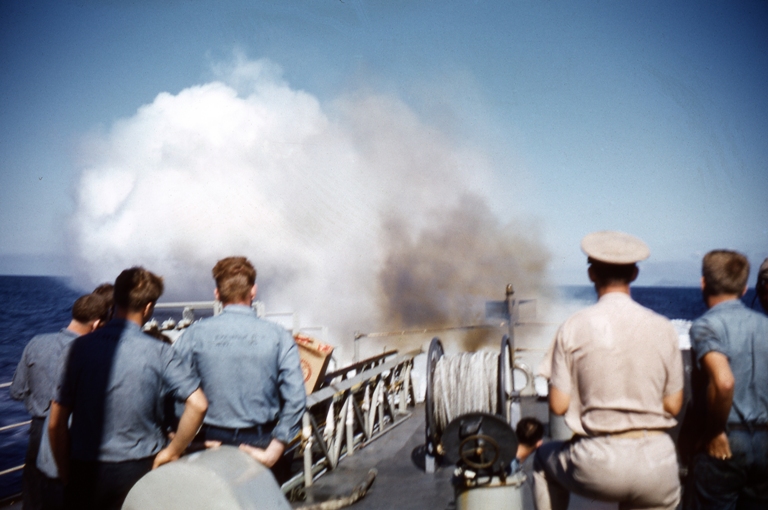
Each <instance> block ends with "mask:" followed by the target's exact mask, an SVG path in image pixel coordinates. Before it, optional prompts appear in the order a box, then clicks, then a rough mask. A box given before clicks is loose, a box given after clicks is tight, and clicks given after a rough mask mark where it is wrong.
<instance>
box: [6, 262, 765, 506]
mask: <svg viewBox="0 0 768 510" xmlns="http://www.w3.org/2000/svg"><path fill="white" fill-rule="evenodd" d="M560 290H561V295H562V296H563V297H564V298H566V299H568V300H571V301H577V302H580V303H583V304H584V305H585V306H586V305H588V304H590V303H593V302H594V301H595V299H596V298H595V291H594V290H593V289H592V288H591V287H581V286H578V287H562V288H561V289H560ZM82 293H83V292H82V291H80V290H77V289H74V288H72V287H70V286H69V285H68V283H67V281H66V280H65V279H60V278H51V277H36V276H0V383H5V382H10V381H11V379H12V377H13V372H14V370H15V369H16V364H17V363H18V361H19V359H20V358H21V353H22V351H23V350H24V346H25V345H26V344H27V342H28V341H29V340H30V339H31V338H32V337H33V336H34V335H37V334H39V333H48V332H54V331H58V330H59V329H61V328H63V327H66V325H67V324H68V323H69V320H70V312H71V307H72V303H73V302H74V301H75V299H77V297H78V296H80V295H81V294H82ZM632 297H633V298H634V299H635V300H636V301H638V302H639V303H641V304H642V305H644V306H646V307H648V308H650V309H652V310H655V311H656V312H658V313H660V314H662V315H665V316H666V317H668V318H670V319H685V320H693V319H695V318H696V317H698V316H699V315H701V314H702V313H704V311H705V306H704V303H703V302H702V300H701V292H700V290H699V289H698V288H681V287H635V288H633V289H632ZM753 297H754V291H752V290H751V291H750V292H748V293H747V295H746V296H745V298H744V301H745V303H746V304H747V305H748V306H749V305H750V304H751V303H752V302H753ZM27 419H29V416H28V415H27V412H26V410H25V409H24V406H23V405H22V404H21V403H20V402H16V401H13V400H11V399H10V397H9V395H8V389H7V388H2V389H0V426H4V425H8V424H11V423H16V422H20V421H24V420H27ZM26 442H27V429H26V427H22V428H16V429H12V430H8V431H4V432H0V471H3V470H5V469H8V468H11V467H13V466H17V465H19V464H22V463H23V462H24V452H25V450H26ZM20 490H21V472H20V471H19V472H15V473H12V474H8V475H5V476H0V500H1V499H2V498H4V497H7V496H9V495H12V494H16V493H18V492H19V491H20Z"/></svg>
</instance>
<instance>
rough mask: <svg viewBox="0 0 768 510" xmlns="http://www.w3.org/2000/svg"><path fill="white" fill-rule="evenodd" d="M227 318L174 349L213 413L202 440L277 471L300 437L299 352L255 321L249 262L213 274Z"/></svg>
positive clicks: (202, 327) (280, 332) (228, 264)
mask: <svg viewBox="0 0 768 510" xmlns="http://www.w3.org/2000/svg"><path fill="white" fill-rule="evenodd" d="M213 278H214V280H215V281H216V289H215V290H214V295H215V297H216V299H217V300H219V301H221V302H222V304H223V305H224V311H223V312H222V313H221V314H219V315H217V316H214V317H210V318H208V319H204V320H202V321H200V322H198V323H196V324H194V325H192V326H191V327H190V328H189V329H188V330H187V331H185V332H184V334H183V335H182V336H181V337H180V338H179V340H178V341H177V342H176V344H174V348H175V349H176V350H177V352H179V353H181V354H182V355H183V356H184V358H186V359H189V360H190V361H191V363H192V366H193V367H194V369H195V370H196V371H197V373H198V374H199V376H200V380H201V387H202V388H203V391H204V392H205V394H206V395H207V396H208V398H209V401H210V407H209V408H208V414H207V415H206V417H205V422H204V424H203V427H202V429H201V431H200V434H199V435H198V439H199V440H204V441H206V442H209V444H210V442H220V443H223V444H230V445H235V446H237V445H239V446H240V448H241V450H243V451H245V452H246V453H248V454H249V455H251V456H252V457H253V458H254V459H256V460H258V461H259V462H261V463H263V464H264V465H266V466H267V467H273V466H274V465H275V464H276V463H277V461H278V460H279V459H280V458H281V457H282V455H283V452H284V451H285V448H286V446H287V445H288V444H289V443H290V442H291V441H292V440H293V439H294V437H295V436H296V435H297V433H298V431H299V428H300V425H301V419H302V416H303V415H304V410H305V406H306V392H305V389H304V376H303V374H302V372H301V365H300V362H299V354H298V348H297V347H296V343H295V342H294V341H293V338H291V335H290V333H288V331H286V330H285V329H284V328H282V327H281V326H279V325H278V324H275V323H273V322H269V321H265V320H263V319H261V318H259V317H258V316H257V315H256V312H255V311H254V309H253V308H252V307H251V304H252V302H253V300H254V299H255V298H256V291H257V286H256V269H255V268H254V267H253V265H252V264H251V262H250V261H249V260H248V259H246V258H245V257H227V258H224V259H222V260H219V261H218V262H217V263H216V265H215V266H214V268H213Z"/></svg>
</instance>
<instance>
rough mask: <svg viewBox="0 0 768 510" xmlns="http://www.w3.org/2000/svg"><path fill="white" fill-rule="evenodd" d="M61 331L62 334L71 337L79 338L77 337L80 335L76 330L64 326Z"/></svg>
mask: <svg viewBox="0 0 768 510" xmlns="http://www.w3.org/2000/svg"><path fill="white" fill-rule="evenodd" d="M59 333H61V334H62V335H66V336H68V337H70V338H77V337H79V336H80V335H78V334H77V333H75V332H74V331H72V330H71V329H68V328H62V329H61V331H59Z"/></svg>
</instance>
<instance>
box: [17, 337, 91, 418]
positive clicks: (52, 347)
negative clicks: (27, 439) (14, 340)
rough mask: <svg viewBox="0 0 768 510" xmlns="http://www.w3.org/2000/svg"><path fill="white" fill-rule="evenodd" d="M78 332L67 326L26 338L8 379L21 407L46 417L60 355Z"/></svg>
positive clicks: (34, 414)
mask: <svg viewBox="0 0 768 510" xmlns="http://www.w3.org/2000/svg"><path fill="white" fill-rule="evenodd" d="M78 336H80V335H78V334H77V333H75V332H74V331H70V330H69V329H66V328H64V329H62V330H61V331H59V332H58V333H47V334H44V335H37V336H35V337H34V338H33V339H32V340H30V341H29V343H28V344H27V346H26V347H25V348H24V352H23V353H22V355H21V360H19V364H18V365H17V366H16V372H15V373H14V374H13V382H11V390H10V391H11V398H13V399H14V400H24V407H26V408H27V411H28V412H29V414H31V415H32V416H33V417H35V418H45V415H46V414H48V409H49V408H50V407H51V400H52V399H53V392H54V390H55V389H56V374H57V373H58V369H59V358H60V357H61V353H62V352H64V349H65V348H66V347H67V346H68V345H69V344H71V343H72V342H73V341H74V339H75V338H77V337H78Z"/></svg>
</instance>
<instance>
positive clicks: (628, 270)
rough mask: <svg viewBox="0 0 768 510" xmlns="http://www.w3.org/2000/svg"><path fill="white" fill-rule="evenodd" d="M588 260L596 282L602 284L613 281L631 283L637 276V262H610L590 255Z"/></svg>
mask: <svg viewBox="0 0 768 510" xmlns="http://www.w3.org/2000/svg"><path fill="white" fill-rule="evenodd" d="M587 262H589V268H590V269H591V270H592V275H593V276H594V278H595V283H596V284H598V285H600V286H603V285H608V284H611V283H621V284H630V283H632V282H633V281H634V280H635V278H636V277H637V273H636V271H637V264H608V263H606V262H601V261H599V260H595V259H593V258H592V257H589V258H588V259H587Z"/></svg>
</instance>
